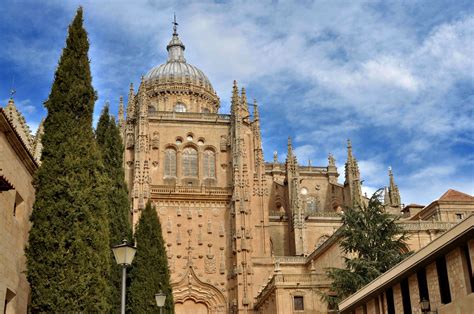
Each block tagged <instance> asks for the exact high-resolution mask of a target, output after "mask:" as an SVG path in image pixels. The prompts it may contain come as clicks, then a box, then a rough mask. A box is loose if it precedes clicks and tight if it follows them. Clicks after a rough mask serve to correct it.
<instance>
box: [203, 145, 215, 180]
mask: <svg viewBox="0 0 474 314" xmlns="http://www.w3.org/2000/svg"><path fill="white" fill-rule="evenodd" d="M203 169H204V177H205V178H215V177H216V155H215V153H214V152H213V151H212V150H206V151H204V158H203Z"/></svg>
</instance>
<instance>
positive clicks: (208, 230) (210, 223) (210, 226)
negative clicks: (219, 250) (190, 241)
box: [207, 219, 212, 234]
mask: <svg viewBox="0 0 474 314" xmlns="http://www.w3.org/2000/svg"><path fill="white" fill-rule="evenodd" d="M207 233H209V234H211V233H212V222H211V219H208V220H207Z"/></svg>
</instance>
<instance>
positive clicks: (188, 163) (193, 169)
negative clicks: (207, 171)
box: [183, 147, 198, 177]
mask: <svg viewBox="0 0 474 314" xmlns="http://www.w3.org/2000/svg"><path fill="white" fill-rule="evenodd" d="M183 175H184V176H185V177H197V176H198V155H197V151H196V150H195V149H194V148H192V147H186V148H185V149H184V150H183Z"/></svg>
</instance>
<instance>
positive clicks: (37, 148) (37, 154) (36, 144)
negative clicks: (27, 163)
mask: <svg viewBox="0 0 474 314" xmlns="http://www.w3.org/2000/svg"><path fill="white" fill-rule="evenodd" d="M43 134H44V119H41V122H40V124H39V126H38V130H36V135H35V138H34V139H33V146H32V153H33V157H34V158H35V160H36V162H38V163H40V162H41V152H42V151H43V144H42V142H41V139H42V137H43Z"/></svg>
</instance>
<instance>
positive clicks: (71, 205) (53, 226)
mask: <svg viewBox="0 0 474 314" xmlns="http://www.w3.org/2000/svg"><path fill="white" fill-rule="evenodd" d="M88 50H89V42H88V39H87V33H86V31H85V30H84V28H83V17H82V8H79V9H78V10H77V14H76V16H75V18H74V20H73V22H72V23H71V24H70V26H69V30H68V37H67V40H66V47H65V48H64V49H63V52H62V55H61V58H60V60H59V64H58V67H57V69H56V73H55V77H54V82H53V85H52V87H51V92H50V94H49V97H48V99H47V100H46V102H45V107H46V109H47V110H48V115H47V117H46V120H45V122H44V135H43V139H42V141H43V153H42V157H41V160H42V165H41V167H40V168H39V170H38V172H37V174H36V176H35V179H34V186H35V189H36V197H35V203H34V206H33V212H32V215H31V218H30V219H31V222H32V228H31V231H30V234H29V245H28V247H27V248H26V257H27V277H28V281H29V282H30V284H31V311H32V312H48V313H52V312H89V313H93V312H94V313H98V312H100V313H102V312H107V311H109V310H110V305H109V294H110V290H111V289H110V284H109V280H108V279H109V272H110V260H109V259H110V252H109V251H110V248H109V235H108V221H107V212H106V207H105V202H104V195H105V187H106V186H105V183H106V180H105V178H104V175H103V174H102V172H103V171H104V168H103V165H102V163H101V161H100V153H99V150H98V147H97V144H96V142H95V138H94V133H93V130H92V114H93V110H94V103H95V100H96V95H95V91H94V89H93V87H92V82H91V81H92V78H91V72H90V67H89V58H88Z"/></svg>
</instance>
